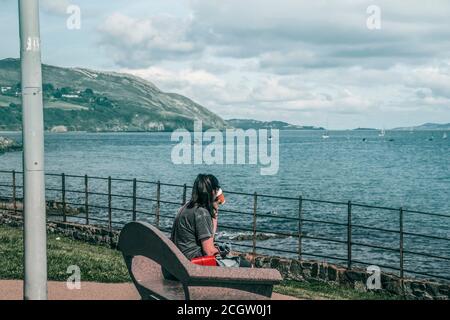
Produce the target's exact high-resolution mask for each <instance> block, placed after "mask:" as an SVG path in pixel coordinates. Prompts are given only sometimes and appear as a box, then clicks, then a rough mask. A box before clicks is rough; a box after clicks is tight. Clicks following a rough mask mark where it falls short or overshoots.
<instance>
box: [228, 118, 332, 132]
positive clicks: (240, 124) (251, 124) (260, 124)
mask: <svg viewBox="0 0 450 320" xmlns="http://www.w3.org/2000/svg"><path fill="white" fill-rule="evenodd" d="M225 122H226V123H227V124H228V125H229V126H231V127H234V128H239V129H244V130H247V129H278V130H324V129H323V128H318V127H313V126H299V125H295V124H290V123H287V122H283V121H259V120H252V119H230V120H226V121H225Z"/></svg>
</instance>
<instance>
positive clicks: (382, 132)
mask: <svg viewBox="0 0 450 320" xmlns="http://www.w3.org/2000/svg"><path fill="white" fill-rule="evenodd" d="M385 135H386V130H384V129H381V131H380V133H379V134H378V136H379V137H384V136H385Z"/></svg>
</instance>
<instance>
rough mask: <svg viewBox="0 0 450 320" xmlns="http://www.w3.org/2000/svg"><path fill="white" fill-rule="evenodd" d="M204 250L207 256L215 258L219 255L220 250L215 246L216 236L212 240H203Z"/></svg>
mask: <svg viewBox="0 0 450 320" xmlns="http://www.w3.org/2000/svg"><path fill="white" fill-rule="evenodd" d="M202 250H203V253H204V254H205V255H207V256H214V255H216V254H218V253H219V250H217V248H216V247H215V246H214V236H212V237H211V238H208V239H205V240H202Z"/></svg>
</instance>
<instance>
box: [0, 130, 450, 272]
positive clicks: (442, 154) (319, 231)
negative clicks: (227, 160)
mask: <svg viewBox="0 0 450 320" xmlns="http://www.w3.org/2000/svg"><path fill="white" fill-rule="evenodd" d="M1 135H3V136H11V137H13V138H16V139H18V140H20V134H17V133H2V134H1ZM321 135H322V132H316V131H282V132H280V169H279V172H278V174H277V175H275V176H261V175H260V166H254V165H239V166H238V165H224V166H217V165H213V166H207V165H174V164H172V162H171V151H172V147H173V146H174V145H175V143H173V142H171V141H170V134H169V133H117V134H115V133H104V134H91V133H69V134H47V135H46V171H47V172H48V173H62V172H65V173H66V174H75V175H84V174H88V175H95V176H104V177H107V176H112V177H115V178H138V179H143V180H150V181H156V180H161V181H162V182H166V183H175V184H184V183H187V184H188V185H190V184H192V182H193V180H194V178H195V176H196V175H197V174H198V173H200V172H210V173H213V174H215V175H216V176H217V177H218V178H219V180H220V181H221V184H222V186H223V189H225V190H232V191H241V192H248V193H253V192H255V191H256V192H258V193H259V194H274V195H282V196H292V197H298V196H299V195H300V194H301V195H303V196H304V197H307V198H312V199H321V200H332V201H343V202H345V201H348V200H352V201H353V202H357V203H366V204H371V205H380V206H388V207H395V208H399V207H401V206H402V207H404V208H406V209H411V210H421V211H430V212H438V213H443V214H450V201H449V200H450V165H449V164H450V139H443V138H442V136H443V132H414V133H412V134H411V133H409V132H387V134H386V136H385V137H384V138H382V137H379V136H378V132H376V131H339V132H330V136H331V137H330V139H327V140H323V139H322V138H321ZM431 137H433V140H432V141H430V140H429V139H430V138H431ZM364 138H365V139H366V141H363V139H364ZM390 140H392V141H390ZM21 166H22V161H21V153H8V154H4V155H1V156H0V170H12V169H16V170H21ZM2 179H3V180H2V181H6V180H7V179H8V177H7V176H5V175H3V176H2ZM67 183H68V186H69V187H70V188H72V189H80V188H82V186H83V184H82V180H81V179H78V180H77V179H75V178H73V179H68V182H67ZM47 184H48V185H52V186H53V185H54V186H58V184H60V179H59V178H49V179H48V182H47ZM91 188H93V189H95V190H96V191H99V192H104V191H105V190H106V189H105V188H106V186H105V181H96V182H92V184H91ZM138 189H139V190H138V195H139V196H141V197H148V198H151V197H154V192H155V190H154V186H152V185H148V186H147V185H143V184H142V185H139V186H138ZM113 191H114V193H121V194H124V193H126V194H131V186H130V184H129V183H125V182H124V183H119V182H117V183H114V186H113ZM4 192H6V191H4ZM47 195H48V197H49V198H58V197H59V196H60V195H59V194H58V193H57V192H54V193H52V192H48V194H47ZM68 197H69V198H70V197H71V199H72V201H73V202H74V203H78V202H79V203H83V201H82V199H81V198H80V195H77V194H75V193H74V194H70V195H68ZM180 197H181V190H180V189H176V188H175V189H174V188H171V189H170V190H169V188H166V189H164V188H163V189H162V198H163V199H165V200H168V201H170V200H173V201H175V200H176V201H179V199H180ZM227 199H228V202H227V204H226V205H225V206H224V209H228V210H230V209H232V210H236V209H237V210H242V211H246V212H249V213H251V212H252V206H253V202H252V198H251V197H248V196H237V195H229V196H228V197H227ZM105 200H106V199H105V198H104V197H103V198H101V197H100V196H99V197H97V198H95V197H92V198H91V199H90V201H92V202H93V203H95V202H96V201H98V203H101V204H103V205H104V204H105V203H106V202H105ZM114 201H115V203H114V207H124V208H130V201H129V200H128V199H114ZM141 202H142V203H139V204H138V207H139V208H138V209H141V210H142V211H149V212H151V211H152V210H153V209H154V208H153V206H152V205H151V204H150V203H144V202H145V201H141ZM175 211H176V206H170V205H167V206H164V207H163V208H162V212H163V213H164V212H165V213H166V214H167V215H168V216H173V214H175ZM258 212H260V213H265V214H268V215H273V216H274V217H273V218H271V217H262V218H258V228H260V229H261V230H264V231H266V233H268V232H270V231H272V232H273V231H283V232H286V231H289V232H296V230H297V228H298V225H297V223H295V222H292V221H283V220H281V219H276V218H275V217H276V216H291V217H296V216H297V215H298V203H297V202H295V201H279V200H274V199H262V198H261V199H259V200H258ZM104 214H105V212H104V211H102V210H98V215H99V216H104ZM114 216H115V218H116V219H117V220H119V221H126V220H127V219H129V218H130V217H129V215H128V216H127V213H123V212H119V211H118V212H114ZM304 216H305V218H310V219H320V220H327V221H337V222H346V218H347V210H346V207H345V206H334V205H322V204H316V203H305V204H304ZM142 219H146V217H142ZM148 219H151V217H148ZM220 219H221V223H222V225H223V226H227V225H228V226H234V227H236V226H239V227H244V228H251V221H252V219H251V216H247V215H236V214H231V213H226V212H223V213H222V214H221V218H220ZM163 220H164V219H163ZM166 220H167V221H162V224H163V225H166V226H170V219H166ZM353 223H354V224H361V225H370V226H375V227H382V228H388V229H394V230H395V229H397V230H398V212H397V211H387V210H374V209H364V208H356V207H355V208H354V210H353ZM224 229H225V228H222V234H221V236H222V238H223V239H228V238H230V237H233V236H235V235H236V234H237V232H236V231H233V230H224ZM303 231H304V233H305V234H306V235H310V236H317V237H331V238H334V239H337V240H345V239H346V229H345V227H339V226H338V227H336V226H327V225H319V224H317V223H310V224H308V223H306V222H305V224H304V228H303ZM405 231H410V232H416V233H423V234H430V235H439V236H443V237H447V238H449V237H450V219H448V218H447V219H446V218H438V217H429V216H424V215H418V214H408V215H406V216H405ZM243 234H247V233H245V232H244V233H243ZM353 239H354V241H355V242H359V243H369V244H375V245H379V246H386V247H393V248H398V236H397V235H395V234H392V233H389V232H370V231H368V230H361V229H358V230H356V229H355V231H354V235H353ZM240 243H242V244H246V243H247V244H248V242H245V241H243V242H240ZM297 243H298V239H297V238H290V237H287V238H282V239H278V238H277V239H268V240H265V241H260V242H258V245H260V246H263V247H268V248H272V247H273V248H283V249H286V250H291V251H295V250H296V249H297ZM449 243H450V242H448V241H447V242H444V241H441V242H439V240H436V241H435V240H424V239H423V238H414V237H410V238H406V239H405V245H407V246H409V248H410V249H411V250H413V249H414V251H418V252H430V250H432V251H433V252H434V253H435V254H439V255H444V256H450V247H449ZM303 249H304V251H305V252H308V253H311V254H316V255H330V254H332V255H333V256H334V257H336V258H343V257H344V258H345V257H346V253H345V252H346V251H345V250H346V246H345V245H343V244H340V243H325V242H323V241H317V240H312V239H304V243H303ZM353 250H354V253H353V256H354V259H355V260H358V261H367V262H369V263H370V262H373V261H380V260H381V261H382V262H383V263H384V264H386V265H389V266H391V265H392V266H396V265H398V254H397V253H396V252H387V251H379V250H376V249H370V250H369V249H367V248H364V247H358V246H357V245H355V246H354V248H353ZM263 251H264V250H263ZM417 266H419V269H420V270H422V271H424V272H434V273H436V270H438V273H440V274H442V273H444V274H445V275H446V276H450V267H449V264H448V261H445V260H444V261H441V260H430V259H424V258H418V257H417V256H413V255H411V256H406V257H405V267H410V268H414V270H417V268H418V267H417ZM436 268H437V269H436Z"/></svg>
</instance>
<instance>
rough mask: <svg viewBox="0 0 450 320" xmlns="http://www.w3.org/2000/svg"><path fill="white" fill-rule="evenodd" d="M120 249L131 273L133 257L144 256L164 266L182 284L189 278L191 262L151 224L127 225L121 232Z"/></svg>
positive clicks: (137, 223) (135, 223) (131, 223)
mask: <svg viewBox="0 0 450 320" xmlns="http://www.w3.org/2000/svg"><path fill="white" fill-rule="evenodd" d="M118 247H119V250H120V251H122V253H123V255H124V258H125V262H126V263H127V267H128V270H129V271H131V263H132V259H133V257H135V256H144V257H147V258H149V259H151V260H153V261H155V262H156V263H158V264H159V265H161V266H164V268H165V269H166V270H167V271H168V272H169V273H171V274H172V275H174V276H175V277H176V278H177V279H179V280H180V281H182V282H183V281H184V280H187V279H188V277H189V275H188V265H189V263H190V262H189V260H188V259H187V258H186V257H185V256H184V254H183V253H182V252H181V251H180V250H179V249H178V248H177V247H176V246H175V244H174V243H173V242H172V241H171V240H170V239H169V238H167V237H166V236H165V235H164V234H163V233H162V232H161V231H160V230H158V229H157V228H155V227H154V226H152V225H151V224H148V223H145V222H130V223H128V224H126V225H125V227H124V228H123V229H122V231H121V232H120V236H119V244H118ZM130 274H131V272H130ZM133 280H134V279H133Z"/></svg>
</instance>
